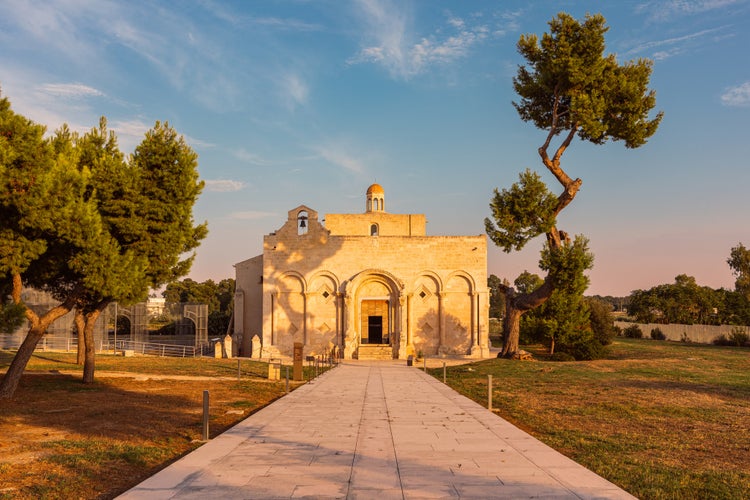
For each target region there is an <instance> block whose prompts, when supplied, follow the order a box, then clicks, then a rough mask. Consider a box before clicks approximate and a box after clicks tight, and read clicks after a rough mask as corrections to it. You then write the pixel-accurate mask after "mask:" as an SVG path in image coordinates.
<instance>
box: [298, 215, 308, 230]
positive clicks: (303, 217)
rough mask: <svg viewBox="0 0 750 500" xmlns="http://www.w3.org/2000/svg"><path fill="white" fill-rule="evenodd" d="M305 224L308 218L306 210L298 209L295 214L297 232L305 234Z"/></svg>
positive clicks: (306, 224)
mask: <svg viewBox="0 0 750 500" xmlns="http://www.w3.org/2000/svg"><path fill="white" fill-rule="evenodd" d="M307 226H308V220H307V211H306V210H300V212H299V213H298V214H297V234H298V235H302V234H307Z"/></svg>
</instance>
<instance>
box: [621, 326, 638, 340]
mask: <svg viewBox="0 0 750 500" xmlns="http://www.w3.org/2000/svg"><path fill="white" fill-rule="evenodd" d="M622 334H623V335H624V336H626V337H627V338H629V339H642V338H643V331H642V330H641V328H640V327H639V326H638V325H630V326H629V327H627V328H626V329H624V330H623V331H622Z"/></svg>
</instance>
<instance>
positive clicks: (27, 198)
mask: <svg viewBox="0 0 750 500" xmlns="http://www.w3.org/2000/svg"><path fill="white" fill-rule="evenodd" d="M44 131H45V128H44V127H43V126H41V125H37V124H35V123H33V122H32V121H31V120H28V119H27V118H25V117H23V116H21V115H17V114H15V113H14V112H13V111H12V110H11V107H10V102H9V101H8V99H7V98H2V99H0V279H1V280H3V283H4V286H6V287H9V288H10V290H11V298H12V302H13V303H14V304H15V306H16V307H17V308H22V309H23V313H24V316H25V317H26V319H27V320H28V322H29V325H30V326H29V331H28V332H27V334H26V337H25V339H24V341H23V342H22V344H21V346H20V347H19V349H18V351H17V353H16V356H15V357H14V359H13V361H12V362H11V365H10V366H9V367H8V370H7V372H6V374H5V376H4V377H3V380H2V382H1V383H0V398H10V397H12V395H13V393H14V392H15V388H16V387H17V385H18V382H19V380H20V378H21V375H22V374H23V370H24V368H25V366H26V364H27V363H28V360H29V359H30V358H31V355H32V354H33V352H34V349H35V348H36V345H37V343H38V342H39V340H41V338H42V336H43V335H44V334H45V333H46V331H47V328H48V327H49V325H50V324H51V323H52V322H53V321H55V320H56V319H58V318H60V317H61V316H63V315H65V314H67V313H68V312H69V311H70V310H71V309H72V308H73V307H74V306H75V304H76V301H77V300H78V298H79V297H80V296H81V294H82V293H83V291H82V289H81V287H80V286H79V285H78V284H76V283H75V281H74V280H71V279H69V278H70V277H71V276H72V275H73V274H74V273H75V272H77V270H80V269H82V268H83V267H85V266H86V265H87V262H88V256H87V255H85V252H84V250H85V249H86V248H88V247H90V246H91V244H92V242H97V241H99V240H100V238H101V233H102V223H101V218H100V217H99V214H98V212H97V210H96V205H95V203H94V202H93V201H92V200H91V198H90V193H89V192H88V191H87V189H86V187H87V182H88V179H89V177H90V172H89V171H79V170H77V169H75V168H71V165H72V159H71V156H70V155H68V154H67V152H65V153H63V154H58V153H57V152H56V151H55V150H54V148H53V147H52V144H51V141H49V140H45V139H44V137H43V134H44ZM58 278H60V279H58ZM24 284H26V285H27V286H34V287H36V288H39V289H41V290H45V291H49V292H51V293H52V294H53V295H54V296H55V297H57V298H58V299H59V300H61V303H60V304H59V305H58V306H56V307H53V308H52V309H50V310H49V311H39V312H38V311H35V310H33V309H31V308H29V307H27V306H26V304H24V302H23V301H22V299H21V291H22V290H23V287H24Z"/></svg>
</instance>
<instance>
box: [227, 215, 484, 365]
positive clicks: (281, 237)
mask: <svg viewBox="0 0 750 500" xmlns="http://www.w3.org/2000/svg"><path fill="white" fill-rule="evenodd" d="M301 215H304V216H305V217H306V218H305V219H304V221H305V222H304V226H305V227H304V228H302V227H301V225H300V221H301V220H302V219H301V218H300V216H301ZM373 221H375V222H377V223H378V224H379V229H380V232H379V234H380V235H379V236H369V226H370V223H372V222H373ZM391 223H392V225H391ZM399 224H401V225H399ZM326 226H327V227H324V226H323V225H322V224H321V223H320V222H319V221H318V214H317V212H316V211H314V210H312V209H310V208H309V207H306V206H304V205H303V206H300V207H297V208H296V209H293V210H290V211H289V213H288V218H287V222H286V223H285V224H284V225H283V226H282V227H281V228H280V229H279V230H277V231H276V232H274V233H271V234H269V235H267V236H265V237H264V240H263V248H264V251H263V255H262V256H258V257H256V258H254V259H250V260H248V261H244V262H242V263H240V264H238V265H237V266H236V267H237V288H238V290H242V291H243V294H244V295H243V297H244V298H243V299H242V300H243V310H244V311H245V312H244V315H245V319H243V320H237V321H240V322H242V326H243V328H244V330H245V331H244V335H245V337H246V338H250V337H252V334H254V333H256V332H255V331H254V328H257V324H256V323H254V321H255V318H258V317H260V318H261V325H260V332H261V335H260V337H261V342H262V344H263V353H264V354H263V356H264V357H269V356H274V355H291V354H292V348H293V344H294V342H302V343H304V344H305V354H306V355H310V354H325V353H329V352H330V351H331V349H332V348H333V347H334V346H338V348H339V349H341V350H342V351H343V353H344V355H345V357H356V355H357V352H358V346H359V343H360V342H361V339H362V338H364V339H365V341H366V340H367V333H366V331H365V333H364V335H363V329H366V328H367V319H366V318H367V314H371V313H368V312H367V311H369V310H370V309H371V307H375V306H374V305H373V304H374V303H373V302H369V301H381V302H380V304H386V305H384V306H383V307H386V308H387V311H384V312H382V313H379V314H380V315H381V316H382V318H384V320H383V327H382V328H383V331H382V336H383V338H384V339H386V338H387V340H388V341H389V343H390V345H391V346H392V347H393V350H394V354H395V355H396V356H397V357H400V358H405V357H406V356H407V355H409V354H417V353H421V354H424V355H427V356H434V355H438V354H447V355H456V354H457V355H472V356H474V357H487V356H489V340H488V330H489V320H488V312H489V293H488V290H487V239H486V237H485V236H484V235H479V236H426V235H424V216H423V215H411V216H404V215H400V216H399V215H392V214H386V213H375V212H368V213H366V214H355V215H351V216H349V215H346V214H334V215H333V216H331V215H326ZM331 226H332V227H331ZM391 230H392V231H393V232H394V233H396V232H400V233H401V235H400V236H388V235H386V234H384V231H385V232H386V233H387V232H388V231H391ZM415 232H416V233H418V234H415ZM335 233H339V234H335ZM258 262H262V272H259V271H260V268H259V266H258ZM260 276H262V277H263V278H262V284H261V283H260V282H261V280H260ZM363 301H368V302H366V303H365V302H363ZM363 304H365V305H366V306H367V307H363ZM378 307H380V306H378ZM258 313H260V315H259V316H258ZM251 318H252V319H251ZM375 319H377V317H374V319H373V321H374V320H375ZM251 323H252V324H254V325H255V326H254V327H253V331H252V332H249V331H248V330H249V329H250V326H249V325H250V324H251ZM376 328H377V327H376Z"/></svg>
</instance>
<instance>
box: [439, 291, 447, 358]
mask: <svg viewBox="0 0 750 500" xmlns="http://www.w3.org/2000/svg"><path fill="white" fill-rule="evenodd" d="M437 295H438V318H439V320H438V352H437V353H438V354H446V351H447V348H446V346H445V292H438V294H437Z"/></svg>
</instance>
